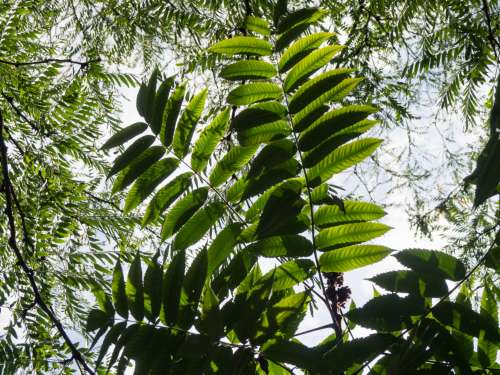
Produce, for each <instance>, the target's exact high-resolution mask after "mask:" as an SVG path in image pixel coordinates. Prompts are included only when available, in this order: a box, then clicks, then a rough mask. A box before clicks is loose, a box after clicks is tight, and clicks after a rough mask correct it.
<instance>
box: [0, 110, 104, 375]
mask: <svg viewBox="0 0 500 375" xmlns="http://www.w3.org/2000/svg"><path fill="white" fill-rule="evenodd" d="M3 129H4V124H3V116H2V111H1V110H0V157H1V169H2V175H3V186H4V189H3V193H4V194H5V214H6V215H7V218H8V226H9V234H10V236H9V245H10V247H11V248H12V250H13V251H14V254H15V256H16V258H17V264H18V265H19V266H20V267H21V268H22V270H23V271H24V273H25V274H26V277H27V278H28V281H29V283H30V286H31V289H32V291H33V294H34V297H35V303H36V304H37V305H38V306H39V307H40V309H41V310H42V311H43V312H44V313H45V314H46V315H47V316H48V317H49V319H50V320H51V321H52V323H53V324H54V325H55V326H56V328H57V330H58V331H59V334H60V335H61V336H62V338H63V339H64V342H65V343H66V345H67V346H68V347H69V348H70V350H71V353H72V355H73V357H74V359H75V361H76V362H77V364H78V365H79V366H82V367H83V368H84V369H85V371H87V372H88V373H89V374H94V372H93V371H92V369H91V368H90V367H89V365H88V364H87V363H86V361H85V359H84V358H83V356H82V354H81V353H80V352H79V351H78V349H77V348H76V346H75V344H73V342H72V341H71V339H70V338H69V336H68V334H67V333H66V331H65V330H64V327H63V326H62V324H61V322H60V321H59V319H58V318H57V317H56V316H55V314H54V312H53V311H52V309H51V308H50V307H49V306H48V305H47V304H46V303H45V301H44V300H43V298H42V295H41V293H40V290H39V289H38V285H37V284H36V280H35V274H34V272H33V270H32V269H31V268H30V267H29V266H28V264H27V263H26V261H25V259H24V257H23V255H22V253H21V250H20V249H19V247H18V245H17V240H16V238H17V234H16V224H15V219H14V211H13V205H14V201H13V196H14V194H13V193H14V188H13V186H12V184H11V181H10V178H9V165H8V159H7V157H8V155H7V146H6V144H5V141H4V138H3ZM16 200H17V199H16ZM24 235H25V236H27V233H25V234H24Z"/></svg>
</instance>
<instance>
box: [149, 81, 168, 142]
mask: <svg viewBox="0 0 500 375" xmlns="http://www.w3.org/2000/svg"><path fill="white" fill-rule="evenodd" d="M173 85H174V78H173V77H170V78H168V79H166V80H165V81H163V82H162V83H161V85H160V87H159V88H158V92H157V93H156V96H155V99H154V105H153V113H152V116H151V130H153V133H155V134H159V133H160V130H161V127H162V123H163V114H164V112H165V107H166V106H167V102H168V96H169V94H170V90H171V89H172V86H173Z"/></svg>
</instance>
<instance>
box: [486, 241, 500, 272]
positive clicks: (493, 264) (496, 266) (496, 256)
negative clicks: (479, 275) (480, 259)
mask: <svg viewBox="0 0 500 375" xmlns="http://www.w3.org/2000/svg"><path fill="white" fill-rule="evenodd" d="M484 265H485V266H486V267H489V268H491V269H492V270H495V271H496V272H497V273H500V246H493V247H492V248H491V249H490V251H488V254H487V255H486V260H485V262H484Z"/></svg>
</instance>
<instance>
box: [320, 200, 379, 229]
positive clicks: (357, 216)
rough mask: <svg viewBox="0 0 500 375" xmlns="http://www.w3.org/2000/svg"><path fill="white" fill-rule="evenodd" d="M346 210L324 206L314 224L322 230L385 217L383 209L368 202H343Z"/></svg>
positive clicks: (334, 206)
mask: <svg viewBox="0 0 500 375" xmlns="http://www.w3.org/2000/svg"><path fill="white" fill-rule="evenodd" d="M343 206H344V210H341V209H340V207H339V206H337V205H324V206H321V207H319V208H318V209H317V210H316V212H315V213H314V223H315V224H316V225H317V226H318V227H320V228H326V227H331V226H334V225H339V224H346V223H355V222H362V221H368V220H376V219H380V218H381V217H383V216H385V214H386V213H385V211H384V210H383V209H382V207H379V206H377V205H376V204H373V203H368V202H356V201H349V200H347V201H343Z"/></svg>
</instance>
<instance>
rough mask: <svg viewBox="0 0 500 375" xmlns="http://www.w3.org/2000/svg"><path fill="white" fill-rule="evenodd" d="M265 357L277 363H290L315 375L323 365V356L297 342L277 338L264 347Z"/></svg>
mask: <svg viewBox="0 0 500 375" xmlns="http://www.w3.org/2000/svg"><path fill="white" fill-rule="evenodd" d="M262 352H263V353H264V355H265V357H266V358H268V359H270V360H272V361H275V362H277V363H289V364H291V365H294V366H297V367H298V368H301V369H307V370H310V371H312V372H313V373H314V371H315V370H317V366H318V365H319V364H320V363H321V359H322V358H321V354H320V353H318V352H317V351H315V350H313V349H311V348H308V347H307V346H305V345H304V344H301V343H300V342H297V341H288V340H285V339H283V338H280V337H277V338H273V339H271V340H268V341H267V342H266V343H265V344H264V345H263V346H262Z"/></svg>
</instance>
